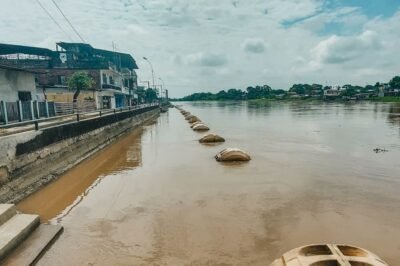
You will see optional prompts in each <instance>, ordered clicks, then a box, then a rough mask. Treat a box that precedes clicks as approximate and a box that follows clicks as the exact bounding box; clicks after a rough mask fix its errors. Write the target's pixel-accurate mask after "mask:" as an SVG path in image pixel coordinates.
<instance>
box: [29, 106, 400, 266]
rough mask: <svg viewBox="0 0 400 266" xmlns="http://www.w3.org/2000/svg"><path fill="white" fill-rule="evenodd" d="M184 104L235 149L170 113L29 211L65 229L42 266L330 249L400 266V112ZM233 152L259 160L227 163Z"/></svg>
mask: <svg viewBox="0 0 400 266" xmlns="http://www.w3.org/2000/svg"><path fill="white" fill-rule="evenodd" d="M183 104H184V108H185V109H187V110H188V111H190V112H192V113H193V114H196V115H198V116H199V117H200V118H201V119H202V120H203V121H204V122H206V123H207V124H208V125H209V126H210V127H211V129H212V132H213V133H218V134H219V135H221V136H223V137H224V138H226V142H225V143H223V144H221V145H218V146H214V145H212V146H207V145H201V144H199V143H198V139H199V138H200V137H201V136H202V134H203V133H197V132H193V131H192V130H191V129H190V128H189V125H188V123H187V121H186V120H185V119H184V118H183V117H182V115H181V114H180V113H179V112H178V111H177V110H174V109H173V110H170V111H169V113H166V114H162V115H161V117H160V118H159V119H158V120H157V121H156V123H155V124H153V125H151V126H147V127H146V128H145V129H144V131H143V134H134V135H130V136H128V137H126V138H124V139H122V140H121V141H119V142H117V143H115V144H113V145H112V146H111V147H110V148H109V149H111V150H112V151H113V152H110V151H105V152H104V153H102V154H99V155H98V157H99V158H100V159H96V157H94V158H93V160H88V161H85V162H83V163H82V164H81V165H79V166H78V167H77V168H75V169H73V170H72V171H70V172H68V173H67V174H66V175H65V176H64V177H62V178H61V179H60V180H59V181H58V182H66V183H65V184H61V185H59V186H58V188H54V191H53V192H51V193H50V192H46V190H47V188H46V189H44V190H43V191H42V192H39V193H37V194H36V195H34V196H33V197H32V198H30V199H27V200H26V201H24V202H23V203H21V208H22V207H24V208H25V210H28V209H29V210H31V211H32V212H39V213H41V214H43V216H44V220H47V219H50V220H51V221H52V222H58V221H59V222H60V223H62V224H63V225H64V227H65V232H64V234H63V235H62V236H61V237H60V240H59V241H58V242H57V243H56V244H55V245H54V246H53V247H52V249H51V250H50V251H49V252H48V253H47V254H46V255H45V256H44V258H43V259H42V261H41V263H40V264H41V265H94V264H97V265H268V263H270V262H271V261H272V260H274V259H275V258H277V257H279V256H280V255H281V254H283V253H285V252H286V251H288V250H290V249H292V248H295V247H298V246H302V245H306V244H311V243H321V242H322V243H325V242H330V243H346V244H351V245H356V246H362V247H365V248H367V249H369V250H371V251H373V252H375V253H377V254H378V255H380V256H381V257H382V258H384V259H385V260H386V261H387V262H388V263H389V264H390V265H400V255H399V254H400V227H399V226H398V221H399V220H400V207H399V206H400V194H399V193H398V191H399V189H400V175H399V173H400V163H399V158H400V135H399V128H400V125H399V123H398V120H397V118H396V117H398V115H399V113H400V110H399V107H398V105H392V104H381V103H359V104H353V103H349V104H340V103H318V104H317V103H304V102H288V103H277V102H269V103H262V104H257V103H244V102H240V103H237V102H205V103H183ZM226 147H239V148H242V149H244V150H246V151H248V152H249V153H250V155H251V156H252V161H250V162H249V163H245V164H238V165H226V164H220V163H217V162H216V161H215V159H214V158H213V157H214V155H215V154H216V153H218V152H219V151H220V150H222V149H224V148H226ZM374 148H381V149H386V150H388V151H389V152H387V153H379V154H376V153H375V152H374V151H373V149H374ZM108 164H109V165H108ZM104 165H108V166H107V167H105V166H104ZM88 172H90V173H91V174H90V175H89V176H90V177H89V178H85V177H86V176H87V175H88V174H87V173H88ZM82 179H83V180H86V179H87V182H86V181H85V182H86V183H84V182H83V181H82ZM64 180H67V181H64ZM68 180H69V182H68ZM71 181H73V182H71ZM81 181H82V182H81ZM58 182H56V183H58ZM76 182H77V183H76ZM56 183H54V184H55V185H56ZM75 183H76V184H78V185H77V187H79V188H74V184H75ZM88 191H89V192H88ZM47 193H49V194H47ZM36 197H37V198H36ZM58 197H61V198H62V199H59V200H58ZM53 201H54V202H55V203H53ZM57 202H60V203H57ZM55 217H58V218H59V219H58V220H57V218H55Z"/></svg>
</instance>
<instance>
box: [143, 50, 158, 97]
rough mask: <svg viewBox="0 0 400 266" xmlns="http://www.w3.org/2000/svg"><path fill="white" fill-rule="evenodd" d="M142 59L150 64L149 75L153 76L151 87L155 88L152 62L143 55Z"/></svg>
mask: <svg viewBox="0 0 400 266" xmlns="http://www.w3.org/2000/svg"><path fill="white" fill-rule="evenodd" d="M143 59H144V60H146V61H147V62H148V63H149V65H150V68H151V76H152V77H153V89H155V88H154V68H153V64H152V63H151V62H150V60H149V59H147V57H143Z"/></svg>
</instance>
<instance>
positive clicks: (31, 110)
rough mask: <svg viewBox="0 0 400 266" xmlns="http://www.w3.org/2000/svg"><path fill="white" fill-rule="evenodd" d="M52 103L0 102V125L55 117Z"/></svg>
mask: <svg viewBox="0 0 400 266" xmlns="http://www.w3.org/2000/svg"><path fill="white" fill-rule="evenodd" d="M54 110H55V109H54V103H53V102H47V101H46V102H38V101H17V102H5V101H0V124H5V125H7V124H12V123H19V122H23V121H31V120H35V119H39V118H41V117H47V118H48V117H53V116H55V115H56V114H55V111H54Z"/></svg>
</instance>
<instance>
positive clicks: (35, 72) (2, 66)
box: [0, 64, 45, 74]
mask: <svg viewBox="0 0 400 266" xmlns="http://www.w3.org/2000/svg"><path fill="white" fill-rule="evenodd" d="M0 69H6V70H13V71H19V72H28V73H32V74H43V73H45V72H41V71H36V70H31V69H25V68H20V67H16V66H9V65H3V64H0Z"/></svg>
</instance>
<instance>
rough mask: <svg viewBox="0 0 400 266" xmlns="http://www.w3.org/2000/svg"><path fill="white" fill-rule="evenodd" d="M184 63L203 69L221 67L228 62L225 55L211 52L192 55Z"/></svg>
mask: <svg viewBox="0 0 400 266" xmlns="http://www.w3.org/2000/svg"><path fill="white" fill-rule="evenodd" d="M184 61H185V64H187V65H197V66H203V67H220V66H223V65H225V64H226V63H227V62H228V60H227V58H226V56H225V55H223V54H218V53H211V52H206V53H201V52H200V53H195V54H190V55H187V56H186V57H185V59H184Z"/></svg>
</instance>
